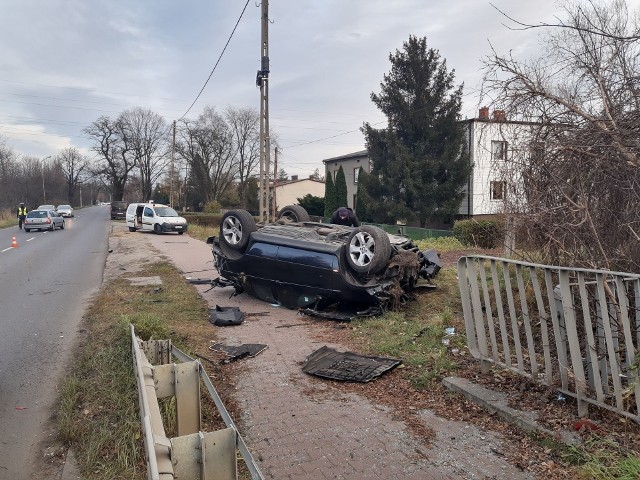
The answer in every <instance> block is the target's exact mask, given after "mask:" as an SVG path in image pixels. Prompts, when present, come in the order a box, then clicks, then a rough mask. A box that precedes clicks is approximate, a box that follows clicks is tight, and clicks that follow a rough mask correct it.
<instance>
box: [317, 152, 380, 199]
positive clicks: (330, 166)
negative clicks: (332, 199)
mask: <svg viewBox="0 0 640 480" xmlns="http://www.w3.org/2000/svg"><path fill="white" fill-rule="evenodd" d="M322 163H324V171H325V178H327V177H329V176H331V179H332V180H333V181H334V182H335V180H336V174H337V173H338V169H339V168H340V167H341V166H342V170H343V171H344V177H345V180H346V182H347V203H348V205H347V207H350V208H353V209H354V210H355V208H356V198H357V197H356V195H357V194H358V173H359V172H360V168H361V167H362V168H363V169H364V171H365V172H367V173H369V172H370V171H371V160H369V151H368V150H360V151H359V152H354V153H348V154H346V155H341V156H339V157H333V158H327V159H326V160H322ZM322 196H324V192H323V194H322Z"/></svg>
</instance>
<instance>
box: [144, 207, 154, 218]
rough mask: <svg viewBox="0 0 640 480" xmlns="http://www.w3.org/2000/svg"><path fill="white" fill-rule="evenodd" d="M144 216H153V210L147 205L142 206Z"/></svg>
mask: <svg viewBox="0 0 640 480" xmlns="http://www.w3.org/2000/svg"><path fill="white" fill-rule="evenodd" d="M144 216H145V217H153V210H151V209H150V208H149V207H144Z"/></svg>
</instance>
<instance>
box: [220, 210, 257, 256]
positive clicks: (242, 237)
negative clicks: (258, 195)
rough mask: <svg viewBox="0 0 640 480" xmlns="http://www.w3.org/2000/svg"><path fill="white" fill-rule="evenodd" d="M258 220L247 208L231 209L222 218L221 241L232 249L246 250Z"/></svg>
mask: <svg viewBox="0 0 640 480" xmlns="http://www.w3.org/2000/svg"><path fill="white" fill-rule="evenodd" d="M255 230H256V221H255V220H254V218H253V216H252V215H251V214H250V213H249V212H247V211H246V210H229V211H228V212H226V213H225V214H224V215H223V216H222V219H221V220H220V243H221V244H223V245H224V246H225V247H229V248H230V249H231V250H237V251H240V252H244V250H245V249H246V248H247V245H248V244H249V238H250V237H251V233H252V232H255Z"/></svg>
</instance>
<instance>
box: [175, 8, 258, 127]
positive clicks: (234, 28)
mask: <svg viewBox="0 0 640 480" xmlns="http://www.w3.org/2000/svg"><path fill="white" fill-rule="evenodd" d="M247 5H249V0H247V3H245V4H244V8H243V9H242V13H241V14H240V16H239V17H238V21H237V22H236V25H235V27H233V31H232V32H231V35H229V38H228V39H227V43H225V45H224V48H223V49H222V52H220V56H219V57H218V60H217V61H216V64H215V65H214V66H213V70H211V73H210V74H209V78H207V81H206V82H204V85H203V86H202V88H201V89H200V93H198V96H197V97H196V99H195V100H194V101H193V103H192V104H191V106H190V107H189V108H188V109H187V111H186V112H184V113H183V114H182V116H181V117H180V118H179V119H178V120H182V119H183V118H184V117H186V116H187V113H189V111H190V110H191V109H192V108H193V106H194V105H195V104H196V102H197V101H198V99H199V98H200V95H202V92H203V91H204V88H205V87H206V86H207V83H209V80H211V76H212V75H213V72H215V71H216V67H217V66H218V63H220V60H221V59H222V55H224V52H225V50H226V49H227V46H228V45H229V42H230V41H231V38H232V37H233V34H234V33H235V31H236V28H238V24H239V23H240V20H241V19H242V16H243V15H244V12H245V10H246V9H247Z"/></svg>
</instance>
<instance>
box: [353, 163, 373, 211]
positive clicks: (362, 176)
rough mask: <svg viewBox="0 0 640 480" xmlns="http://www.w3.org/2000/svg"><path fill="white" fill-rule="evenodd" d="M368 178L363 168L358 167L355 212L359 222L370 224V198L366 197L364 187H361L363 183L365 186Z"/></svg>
mask: <svg viewBox="0 0 640 480" xmlns="http://www.w3.org/2000/svg"><path fill="white" fill-rule="evenodd" d="M368 177H369V176H368V175H367V173H366V172H365V171H364V168H362V167H360V172H359V173H358V193H357V195H356V205H355V211H356V215H358V219H359V220H360V221H361V222H371V221H372V219H371V215H370V214H369V205H370V204H371V203H372V202H371V198H370V197H369V196H368V195H367V189H366V187H363V186H362V185H363V182H364V184H366V183H367V182H368V181H369V178H368Z"/></svg>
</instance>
